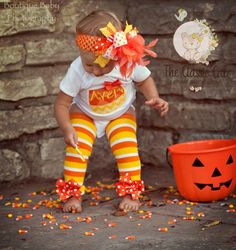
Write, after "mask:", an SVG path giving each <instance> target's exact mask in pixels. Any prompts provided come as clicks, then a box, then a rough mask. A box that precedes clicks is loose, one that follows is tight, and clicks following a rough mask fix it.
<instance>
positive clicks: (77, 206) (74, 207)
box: [63, 197, 82, 213]
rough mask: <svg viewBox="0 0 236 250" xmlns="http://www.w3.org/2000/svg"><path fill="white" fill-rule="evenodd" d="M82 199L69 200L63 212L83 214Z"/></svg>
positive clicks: (72, 198) (73, 198)
mask: <svg viewBox="0 0 236 250" xmlns="http://www.w3.org/2000/svg"><path fill="white" fill-rule="evenodd" d="M81 202H82V201H81V199H78V198H75V197H71V198H69V199H68V200H67V201H66V203H65V204H64V206H63V212H66V213H69V212H73V211H75V212H81V211H82V205H81Z"/></svg>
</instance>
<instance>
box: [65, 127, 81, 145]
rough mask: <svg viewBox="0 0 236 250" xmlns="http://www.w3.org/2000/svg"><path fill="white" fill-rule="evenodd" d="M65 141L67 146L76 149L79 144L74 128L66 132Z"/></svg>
mask: <svg viewBox="0 0 236 250" xmlns="http://www.w3.org/2000/svg"><path fill="white" fill-rule="evenodd" d="M64 140H65V143H66V144H69V145H70V146H72V147H73V148H75V147H76V145H77V143H78V137H77V133H76V131H75V130H74V128H73V127H71V128H68V129H66V130H65V131H64Z"/></svg>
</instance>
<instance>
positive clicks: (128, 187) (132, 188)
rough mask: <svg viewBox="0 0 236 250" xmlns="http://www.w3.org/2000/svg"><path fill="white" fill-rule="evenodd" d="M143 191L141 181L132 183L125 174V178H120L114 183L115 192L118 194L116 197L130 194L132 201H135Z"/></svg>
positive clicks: (127, 174)
mask: <svg viewBox="0 0 236 250" xmlns="http://www.w3.org/2000/svg"><path fill="white" fill-rule="evenodd" d="M143 191H144V183H143V181H142V180H138V181H132V180H131V178H130V175H129V173H126V174H125V176H121V177H120V180H119V182H117V183H116V192H117V193H118V196H125V195H128V194H130V195H131V197H132V199H133V200H137V199H138V198H139V195H140V194H141V192H143Z"/></svg>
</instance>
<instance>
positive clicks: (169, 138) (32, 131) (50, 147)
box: [0, 0, 236, 182]
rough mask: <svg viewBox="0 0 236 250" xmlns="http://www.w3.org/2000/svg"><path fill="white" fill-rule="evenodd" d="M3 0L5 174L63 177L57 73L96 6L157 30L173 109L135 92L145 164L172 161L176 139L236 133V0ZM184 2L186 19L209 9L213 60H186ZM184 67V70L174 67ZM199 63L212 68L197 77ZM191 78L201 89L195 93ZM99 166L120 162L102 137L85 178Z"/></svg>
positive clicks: (159, 70) (0, 131)
mask: <svg viewBox="0 0 236 250" xmlns="http://www.w3.org/2000/svg"><path fill="white" fill-rule="evenodd" d="M0 7H1V8H0V159H1V164H0V182H3V181H20V180H23V179H27V178H30V177H43V178H57V177H58V176H62V174H63V157H64V147H65V145H64V141H63V135H62V133H61V131H60V130H59V128H58V126H57V123H56V121H55V119H54V117H53V103H54V101H55V97H56V95H57V93H58V84H59V82H60V80H61V79H62V77H63V75H64V74H65V72H66V70H67V68H68V66H69V64H70V63H71V62H72V61H73V60H74V59H75V58H76V57H77V56H78V50H77V48H76V46H75V43H74V31H75V25H76V23H77V21H78V20H79V19H81V18H82V17H84V16H85V15H86V14H88V13H89V12H91V11H92V10H94V9H99V8H103V9H104V8H105V9H110V10H112V11H114V12H116V13H117V15H118V16H119V17H120V18H121V19H122V20H128V21H129V22H130V23H132V24H134V25H135V26H136V27H137V28H138V29H139V31H140V32H141V33H142V34H143V35H144V36H145V38H146V39H147V40H149V39H153V38H155V37H158V38H159V42H158V46H156V51H157V53H158V58H157V59H153V60H152V61H151V64H150V69H151V70H152V73H153V77H154V78H155V80H156V84H157V87H158V90H159V92H160V94H161V96H162V97H164V98H166V99H167V100H168V101H169V103H170V111H169V114H168V115H167V116H166V117H165V118H160V117H159V113H158V112H157V111H155V110H151V109H150V108H149V107H147V106H145V105H144V97H143V96H142V95H141V94H140V93H138V94H137V101H136V108H137V118H138V125H139V129H138V137H139V150H140V153H141V158H142V163H143V166H144V171H145V166H147V165H149V166H150V165H152V166H153V167H155V168H158V167H166V162H165V150H166V147H167V146H168V145H170V144H173V143H177V142H183V141H189V140H195V139H206V138H232V137H236V76H235V71H236V67H235V65H236V48H235V44H236V34H235V33H236V28H235V27H236V3H235V1H233V0H232V1H226V0H225V1H164V0H161V1H154V0H153V1H151V0H146V1H141V0H138V1H137V0H136V1H132V0H127V1H122V0H121V1H119V0H113V1H109V0H98V1H96V0H71V1H69V0H65V1H62V0H61V1H60V0H51V1H50V0H48V1H46V0H45V1H33V0H31V1H11V2H9V3H5V4H3V3H2V4H1V6H0ZM181 7H182V8H184V9H186V10H187V12H188V17H187V18H186V20H188V21H190V20H194V19H195V18H198V19H203V18H205V19H207V21H208V22H209V23H210V24H211V25H212V27H213V28H214V29H215V30H216V33H217V35H218V37H219V46H218V48H217V49H216V50H215V52H214V53H213V54H212V55H211V58H210V64H209V65H208V66H204V65H193V64H189V63H187V62H186V61H184V60H183V59H182V58H181V57H179V56H178V54H177V53H176V52H175V50H174V47H173V44H172V38H173V34H174V32H175V30H176V29H177V28H178V26H179V25H180V24H181V23H180V22H178V21H177V20H176V19H175V17H174V14H175V13H177V10H178V9H179V8H181ZM183 70H184V71H185V72H187V75H183V74H174V73H173V72H183ZM199 70H202V71H204V72H214V74H211V77H209V76H207V77H206V76H196V74H197V73H196V72H198V71H199ZM194 72H195V73H194ZM191 86H195V87H198V86H201V87H202V91H199V92H192V91H190V87H191ZM108 155H109V156H108ZM101 171H102V172H103V173H104V175H107V176H111V175H113V174H115V171H116V168H115V162H114V159H113V157H112V155H111V151H110V148H109V145H108V143H107V140H106V139H105V138H103V139H100V140H97V141H96V146H95V148H94V151H93V155H92V158H91V161H90V165H89V170H88V178H89V177H91V175H92V176H98V175H99V172H100V173H101Z"/></svg>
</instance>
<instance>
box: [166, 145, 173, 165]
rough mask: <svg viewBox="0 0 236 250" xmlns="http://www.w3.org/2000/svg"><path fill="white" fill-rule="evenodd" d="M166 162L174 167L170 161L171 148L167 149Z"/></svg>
mask: <svg viewBox="0 0 236 250" xmlns="http://www.w3.org/2000/svg"><path fill="white" fill-rule="evenodd" d="M166 162H167V164H168V165H169V167H171V168H172V169H173V166H172V163H171V162H170V157H169V149H168V148H167V149H166Z"/></svg>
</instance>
